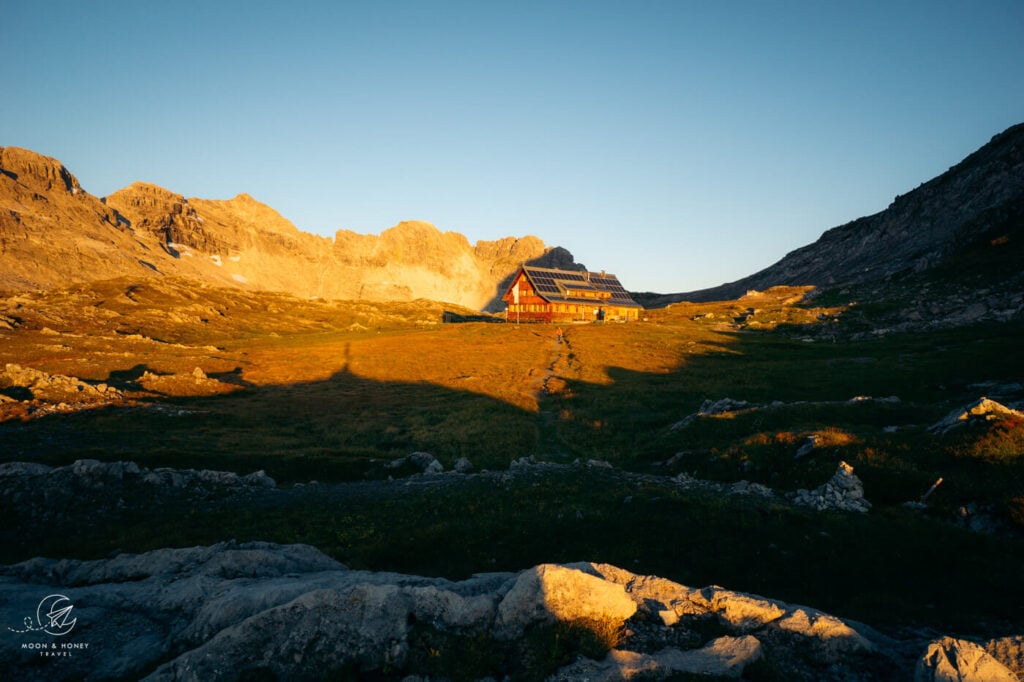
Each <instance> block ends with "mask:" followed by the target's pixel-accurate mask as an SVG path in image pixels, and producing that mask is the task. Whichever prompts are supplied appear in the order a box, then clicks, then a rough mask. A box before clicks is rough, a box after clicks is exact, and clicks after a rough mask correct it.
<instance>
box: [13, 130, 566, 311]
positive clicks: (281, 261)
mask: <svg viewBox="0 0 1024 682" xmlns="http://www.w3.org/2000/svg"><path fill="white" fill-rule="evenodd" d="M0 234H3V236H4V240H3V248H0V290H6V291H13V292H19V291H29V290H36V289H52V288H58V287H66V286H69V285H73V284H79V283H84V282H91V281H96V280H102V279H111V278H115V277H123V276H128V277H135V278H140V279H143V278H149V277H161V276H179V277H186V278H189V279H194V280H196V281H198V282H202V283H206V284H215V285H217V286H225V287H242V288H249V289H262V290H269V291H283V292H287V293H290V294H293V295H296V296H300V297H303V298H308V297H318V298H330V299H348V300H374V301H395V300H400V301H408V300H413V299H417V298H423V299H429V300H434V301H444V302H448V303H456V304H459V305H462V306H465V307H467V308H474V309H477V310H481V309H484V308H491V309H498V308H500V305H499V303H500V296H501V294H502V293H503V290H504V285H505V284H506V283H507V280H509V278H511V276H512V275H513V273H514V272H515V270H516V269H517V268H518V267H519V266H520V265H522V264H523V263H531V264H534V265H541V266H545V267H581V266H578V265H577V264H576V263H575V262H574V261H573V258H572V254H571V253H569V252H568V251H566V250H565V249H561V248H550V247H548V246H546V245H545V244H544V242H543V241H541V240H540V239H538V238H537V237H532V236H526V237H522V238H516V237H506V238H504V239H499V240H496V241H479V242H477V243H476V244H470V242H469V241H468V240H467V239H466V237H465V236H463V235H461V234H458V233H456V232H442V231H441V230H439V229H438V228H436V227H434V226H433V225H431V224H430V223H426V222H420V221H407V222H402V223H399V224H398V225H396V226H394V227H392V228H390V229H387V230H384V231H383V232H381V233H380V234H379V235H374V234H357V233H355V232H351V231H348V230H340V231H338V232H337V234H336V235H335V237H334V238H333V239H331V238H327V237H320V236H317V235H313V234H309V233H306V232H303V231H301V230H300V229H298V228H297V227H296V226H295V225H293V224H292V223H291V222H290V221H289V220H287V219H286V218H285V217H284V216H282V215H281V214H279V213H278V212H277V211H275V210H274V209H273V208H271V207H270V206H267V205H265V204H262V203H260V202H259V201H257V200H256V199H254V198H253V197H251V196H249V195H248V194H239V195H238V196H236V197H234V198H233V199H226V200H211V199H199V198H186V197H185V196H183V195H181V194H178V193H175V192H173V191H171V190H168V189H164V188H163V187H159V186H157V185H153V184H149V183H145V182H136V183H134V184H132V185H130V186H128V187H126V188H124V189H121V190H118V191H117V192H114V193H113V194H111V195H110V196H108V197H105V198H102V199H101V198H98V197H95V196H93V195H91V194H89V193H88V192H87V191H86V190H85V189H84V188H83V187H82V185H81V184H80V183H79V181H78V179H77V178H76V177H75V176H73V175H72V174H71V173H70V172H69V171H68V169H67V168H65V167H64V166H63V165H62V164H61V163H60V162H59V161H57V160H56V159H52V158H50V157H46V156H43V155H41V154H37V153H35V152H32V151H30V150H27V149H19V148H16V147H6V148H0Z"/></svg>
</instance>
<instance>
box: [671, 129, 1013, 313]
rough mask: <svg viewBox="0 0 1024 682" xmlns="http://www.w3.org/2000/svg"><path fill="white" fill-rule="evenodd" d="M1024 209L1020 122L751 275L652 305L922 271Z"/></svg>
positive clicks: (997, 231) (996, 233)
mask: <svg viewBox="0 0 1024 682" xmlns="http://www.w3.org/2000/svg"><path fill="white" fill-rule="evenodd" d="M1022 207H1024V124H1018V125H1015V126H1013V127H1011V128H1009V129H1007V130H1006V131H1004V132H1002V133H1000V134H998V135H996V136H995V137H993V138H992V140H991V141H990V142H989V143H988V144H986V145H985V146H983V147H982V148H981V149H979V150H978V151H976V152H974V153H973V154H971V155H970V156H968V157H967V158H966V159H964V160H963V161H961V162H960V163H958V164H957V165H955V166H953V167H952V168H950V169H949V170H948V171H946V172H945V173H943V174H942V175H940V176H938V177H936V178H934V179H933V180H930V181H928V182H926V183H924V184H922V185H921V186H920V187H918V188H917V189H915V190H912V191H910V192H908V193H906V194H904V195H902V196H898V197H896V199H895V200H894V201H893V203H892V204H891V205H890V206H889V207H888V208H886V209H885V210H884V211H881V212H879V213H876V214H874V215H871V216H867V217H864V218H860V219H858V220H854V221H853V222H850V223H847V224H846V225H842V226H840V227H836V228H833V229H831V230H828V231H827V232H825V233H824V234H823V235H822V236H821V238H819V239H818V241H816V242H814V243H813V244H810V245H808V246H804V247H802V248H800V249H797V250H795V251H793V252H791V253H789V254H788V255H786V256H785V257H784V258H783V259H782V260H780V261H779V262H777V263H775V264H774V265H772V266H770V267H768V268H766V269H764V270H761V271H760V272H758V273H755V274H753V275H750V276H749V277H745V278H743V279H741V280H738V281H735V282H731V283H729V284H723V285H721V286H718V287H713V288H710V289H703V290H700V291H694V292H689V293H684V294H669V295H667V296H663V297H659V299H658V301H657V302H658V303H661V304H664V303H669V302H672V301H679V300H690V301H710V300H727V299H733V298H737V297H739V296H742V295H743V294H744V293H745V292H746V291H748V290H750V289H758V290H763V289H767V288H769V287H772V286H776V285H814V286H819V287H831V286H836V285H849V284H862V283H865V282H874V281H884V280H887V279H891V278H892V277H894V276H897V275H907V274H910V273H924V272H928V271H930V270H933V269H935V268H937V267H940V266H942V265H944V264H947V263H949V262H950V259H953V258H956V257H958V255H959V254H960V252H961V251H962V250H963V249H965V248H969V247H972V246H974V245H977V244H978V243H980V242H992V241H999V240H1001V239H1003V238H1004V237H1008V236H1009V234H1010V233H1016V232H1019V229H1020V224H1021V216H1022V213H1024V212H1022V210H1021V209H1022ZM1003 243H1004V244H1005V241H1004V242H1003ZM996 245H997V246H998V244H996Z"/></svg>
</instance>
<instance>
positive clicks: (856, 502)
mask: <svg viewBox="0 0 1024 682" xmlns="http://www.w3.org/2000/svg"><path fill="white" fill-rule="evenodd" d="M791 499H792V500H793V503H794V504H798V505H801V506H804V507H810V508H812V509H815V510H817V511H851V512H859V513H862V514H863V513H866V512H867V511H868V510H869V509H871V503H870V502H868V501H867V500H866V499H864V484H863V483H862V482H861V480H860V479H859V478H857V476H855V475H854V473H853V467H852V466H850V465H849V464H847V463H846V462H840V463H839V466H838V467H837V468H836V473H835V474H833V476H832V478H831V479H829V481H828V482H827V483H825V484H824V485H821V486H818V487H817V488H815V489H814V490H804V489H802V488H801V489H800V490H797V491H796V492H795V493H793V495H792V496H791Z"/></svg>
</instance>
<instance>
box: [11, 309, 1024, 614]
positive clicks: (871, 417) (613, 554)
mask: <svg viewBox="0 0 1024 682" xmlns="http://www.w3.org/2000/svg"><path fill="white" fill-rule="evenodd" d="M487 326H488V327H491V325H487ZM1015 331H1016V330H1013V329H1008V328H998V329H995V330H994V331H993V330H990V333H988V335H987V336H982V335H979V334H978V333H977V330H973V331H971V330H968V331H965V332H956V333H953V332H951V333H948V334H945V335H933V336H930V337H929V338H927V339H925V338H911V337H906V338H900V339H889V340H885V341H884V342H871V343H859V344H858V343H849V344H835V345H832V344H808V343H805V342H802V341H800V340H798V339H794V338H792V337H791V336H787V335H786V334H783V333H771V334H736V333H724V332H721V333H716V334H714V335H713V336H711V337H707V338H705V339H704V340H703V341H701V343H700V344H697V345H695V346H692V347H691V346H690V345H689V342H686V343H682V344H676V345H671V344H670V343H669V341H670V340H671V339H672V338H674V337H673V336H672V335H673V334H675V333H676V332H675V331H673V330H671V329H661V330H657V329H654V328H645V327H643V326H639V325H638V326H635V327H631V328H625V327H623V328H618V329H614V330H609V332H608V333H607V334H605V336H601V335H602V334H604V332H602V331H601V330H598V329H594V328H590V327H588V328H585V329H584V328H580V329H573V330H570V331H569V332H568V334H567V338H568V340H569V343H568V344H567V345H566V347H564V348H562V349H561V350H560V351H559V355H558V357H557V358H556V362H555V363H554V364H553V365H551V372H552V376H553V377H555V378H558V379H559V382H549V383H550V385H551V387H552V390H550V391H549V392H547V393H546V394H544V395H541V396H540V397H539V398H538V399H537V400H538V410H537V411H536V412H534V411H531V410H528V409H524V408H520V407H515V406H513V405H510V404H508V403H507V402H504V401H502V400H498V399H496V398H494V397H491V396H488V395H486V394H485V393H474V392H470V391H463V390H457V389H452V388H448V387H444V386H438V385H435V384H430V383H426V382H419V381H378V380H374V379H368V378H365V377H362V376H358V375H356V374H354V373H352V372H350V371H348V370H347V369H346V370H342V371H338V372H335V373H333V374H332V375H331V376H330V377H328V378H326V379H323V380H317V381H306V382H299V383H294V384H287V385H266V386H258V387H250V388H247V389H245V390H243V391H239V392H236V393H234V394H232V395H226V396H214V397H208V398H174V399H165V400H162V401H160V402H159V403H155V404H151V405H140V406H138V407H118V408H104V409H97V410H92V411H87V412H81V413H78V414H75V415H63V416H48V417H44V418H40V419H35V420H32V421H29V422H26V423H6V424H3V425H0V439H2V440H3V442H4V445H5V447H4V450H3V459H4V460H6V461H13V460H27V461H37V462H44V463H47V464H67V463H70V462H72V461H74V460H75V459H79V458H96V459H101V460H107V461H114V460H132V461H135V462H137V463H139V464H140V465H142V466H146V467H151V468H152V467H159V466H172V467H191V468H208V469H221V470H229V471H236V472H240V473H246V472H249V471H253V470H257V469H264V470H266V471H267V472H268V473H269V474H270V475H271V476H273V477H274V478H275V479H277V480H278V481H279V483H280V484H282V488H280V489H277V490H267V491H262V492H259V493H251V494H246V495H231V494H226V495H222V496H214V497H196V496H190V495H186V494H168V495H164V496H159V495H157V496H145V491H144V490H141V489H140V490H137V491H135V492H136V493H138V495H139V496H138V497H135V498H133V497H130V496H129V497H125V498H124V499H123V500H121V501H122V502H123V505H121V506H118V505H117V502H118V501H117V500H110V501H109V502H108V503H106V504H107V505H108V506H107V507H106V509H107V512H104V513H100V512H101V510H99V509H97V510H95V514H92V517H91V518H88V517H89V515H90V514H89V513H84V514H82V515H81V517H79V518H76V519H74V520H72V522H70V523H69V524H66V525H60V524H57V525H53V524H50V525H45V524H38V523H34V522H33V521H32V520H31V519H19V520H18V521H17V522H15V523H14V524H12V525H10V526H8V527H7V528H6V529H5V531H4V535H5V536H6V537H5V539H4V545H5V546H8V547H12V548H13V547H15V546H16V550H17V551H16V554H11V555H9V556H7V557H6V559H7V560H9V561H10V560H19V559H22V558H27V557H29V556H35V555H38V554H41V553H43V554H45V553H49V554H54V553H57V554H60V555H63V556H79V557H98V556H106V555H108V554H110V553H112V552H114V551H117V550H126V551H142V550H145V549H153V548H157V547H163V546H187V545H194V544H208V543H212V542H216V541H220V540H225V539H231V538H234V539H238V540H268V541H276V542H305V543H309V544H312V545H315V546H317V547H319V548H321V549H322V550H324V551H326V552H328V553H329V554H331V555H332V556H334V557H336V558H338V559H339V560H341V561H343V562H345V563H347V564H349V565H350V566H352V567H355V568H369V569H374V570H396V571H403V572H411V573H419V574H425V575H443V576H446V577H449V578H458V577H464V576H466V575H469V574H471V573H474V572H481V571H491V570H519V569H522V568H525V567H528V566H531V565H535V564H538V563H543V562H549V561H552V562H568V561H575V560H581V559H585V560H590V561H599V562H601V561H604V562H608V563H613V564H615V565H619V566H622V567H624V568H628V569H630V570H634V571H636V572H641V573H648V574H657V575H662V576H665V577H668V578H670V579H673V580H676V581H679V582H682V583H684V584H690V585H702V584H709V583H717V584H723V585H726V586H728V587H729V588H731V589H739V590H746V591H751V592H757V593H760V594H769V595H772V596H774V597H777V598H781V599H786V600H789V601H794V602H797V603H808V604H814V605H815V606H816V607H819V608H823V609H825V610H828V611H831V612H835V613H837V614H839V615H845V616H847V617H854V618H859V619H863V620H866V621H868V622H871V623H875V624H907V623H910V622H917V623H936V624H943V625H947V626H950V627H955V628H956V629H958V630H960V631H964V630H965V628H966V629H967V631H981V630H987V629H999V628H1000V627H1003V626H1004V625H1005V624H1006V623H1010V624H1012V625H1013V627H1014V628H1016V629H1019V628H1020V627H1021V626H1022V625H1024V623H1021V622H1020V620H1019V619H1020V613H1019V611H1017V610H1015V609H1013V608H1011V607H1010V606H1009V605H1012V604H1015V603H1020V600H1021V599H1022V598H1024V594H1021V590H1022V589H1024V587H1022V586H1020V584H1019V581H1017V580H1016V578H1015V576H1016V572H1017V570H1018V568H1019V566H1020V565H1021V564H1022V563H1024V545H1022V543H1021V542H1020V541H1019V540H1015V539H1013V538H1012V537H1008V538H1000V537H988V536H983V535H978V534H975V533H968V532H966V531H964V530H961V529H959V528H956V527H954V526H953V525H952V524H950V523H948V522H947V521H946V520H936V519H933V518H930V517H929V516H927V515H921V514H915V513H912V512H909V511H907V510H904V509H902V508H901V507H899V506H898V504H899V502H900V501H902V500H905V499H909V498H912V497H916V496H917V495H919V494H921V493H922V492H923V491H924V488H923V487H922V486H923V485H924V484H925V483H928V482H930V481H931V480H932V476H934V475H935V474H936V472H942V471H945V470H946V469H944V467H946V466H947V465H948V464H949V463H950V462H952V461H954V460H955V457H954V454H953V450H955V445H956V442H955V438H952V437H951V439H946V440H942V439H938V440H934V439H931V437H930V436H928V435H927V434H925V433H924V427H925V426H926V425H927V424H929V423H931V421H933V420H934V419H935V418H937V417H939V416H942V415H943V414H944V413H945V412H946V411H947V408H948V404H949V403H950V402H955V401H956V400H959V399H960V398H961V397H962V395H963V391H968V390H969V387H970V385H971V383H972V382H976V381H979V380H982V379H985V378H991V377H993V376H1019V375H1020V365H1019V363H1020V361H1019V360H1018V359H1017V358H1016V357H1015V356H1014V355H1013V354H1012V353H1007V352H1006V350H1007V348H1008V347H1010V346H1009V344H1011V343H1012V341H1013V338H1014V334H1015ZM656 332H657V333H656ZM658 334H660V335H661V336H658ZM979 339H980V340H981V342H980V343H979ZM609 341H611V342H615V343H620V344H622V346H623V348H632V349H634V350H633V351H629V352H646V351H645V349H647V348H653V347H655V346H656V345H658V344H662V346H664V347H665V348H668V350H667V351H665V353H666V355H665V357H666V358H669V357H675V358H676V361H675V362H673V363H671V364H670V365H668V364H667V365H666V366H665V368H664V369H662V370H659V371H637V370H635V369H623V368H621V367H615V366H605V364H604V363H597V362H595V361H594V360H593V358H596V357H598V355H597V352H598V351H597V350H595V348H597V346H595V345H594V344H598V343H606V342H609ZM544 343H547V342H546V341H545V342H544ZM672 343H675V342H674V341H673V342H672ZM643 344H648V345H647V346H645V345H643ZM665 344H669V345H667V346H666V345H665ZM686 348H692V352H690V351H687V350H686ZM967 351H973V353H971V352H967ZM617 352H626V351H621V350H620V351H617ZM559 360H564V362H559ZM588 363H589V364H590V365H593V366H596V365H598V364H600V365H601V366H602V368H603V369H602V372H603V374H604V380H602V381H597V380H590V379H587V380H584V379H581V378H579V376H582V374H581V371H578V370H579V368H580V367H586V366H588ZM139 369H140V368H138V367H132V368H129V369H126V370H119V371H121V372H126V374H121V375H118V377H121V378H124V379H125V380H126V381H128V380H131V379H130V377H132V376H134V375H136V374H138V373H139ZM143 371H144V370H143ZM587 376H590V375H587ZM118 377H114V378H115V379H116V378H118ZM863 395H874V396H879V397H886V396H891V395H897V396H899V397H900V401H899V402H872V401H861V402H850V401H849V399H850V398H852V397H854V396H863ZM724 397H730V398H733V399H735V400H746V401H749V402H751V403H755V404H759V405H760V404H766V403H771V402H772V401H780V402H781V403H782V405H781V406H774V407H772V408H770V409H758V410H751V411H749V412H743V413H739V414H735V415H732V416H731V417H725V416H723V417H715V418H701V419H699V420H696V421H695V422H694V423H693V424H691V425H688V426H686V427H681V428H676V429H673V428H672V427H673V425H674V424H676V423H678V422H679V421H680V420H682V419H683V418H684V417H686V416H687V415H689V414H692V413H693V412H695V411H696V410H697V409H698V408H699V407H700V405H701V404H702V402H703V401H704V400H708V399H712V400H717V399H720V398H724ZM893 424H895V425H897V426H899V427H900V430H898V431H897V432H896V433H894V434H889V433H887V432H886V431H885V427H886V426H890V425H893ZM826 428H832V429H836V430H838V431H841V432H842V433H844V434H846V435H847V436H848V437H847V438H842V439H836V440H835V442H833V443H832V444H831V445H829V447H826V448H822V449H821V451H820V452H817V453H816V454H814V455H813V456H811V457H808V458H806V459H800V460H796V459H794V457H793V452H792V449H793V448H794V447H795V445H796V442H795V441H794V440H787V439H786V438H781V439H780V438H776V436H777V435H778V434H787V433H791V434H795V436H801V435H803V434H804V433H805V432H813V431H820V430H824V429H826ZM936 449H938V450H940V453H939V454H935V452H934V451H935V450H936ZM413 451H427V452H430V453H431V454H433V455H434V456H435V457H437V458H438V459H439V460H440V461H441V462H442V463H443V464H444V465H445V466H446V468H451V466H452V464H453V463H454V461H455V460H456V459H458V458H459V457H466V458H468V459H470V460H471V461H472V462H473V464H474V465H475V467H476V468H477V470H481V469H491V470H498V471H499V472H501V471H503V470H505V469H507V468H508V466H509V463H510V462H511V461H512V460H514V459H517V458H520V457H524V456H528V455H538V459H547V458H548V457H546V456H545V454H544V453H554V458H555V459H556V460H557V461H559V462H564V463H565V464H564V466H561V467H554V468H550V467H525V468H517V469H516V470H515V471H514V472H508V473H495V474H491V475H478V476H470V477H464V476H456V475H448V474H446V475H443V476H439V477H425V478H424V477H414V478H407V479H401V480H396V481H393V482H388V481H386V478H387V477H388V476H389V474H393V473H398V472H396V471H395V470H390V469H387V468H386V467H385V465H386V463H387V462H389V461H391V460H393V459H395V458H398V457H402V456H404V455H407V454H409V453H410V452H413ZM677 453H682V454H681V456H679V457H676V458H675V462H674V463H673V464H671V465H666V464H665V461H666V460H669V459H673V458H674V456H675V455H676V454H677ZM576 458H579V459H580V460H582V461H584V462H586V461H587V460H588V459H598V460H608V461H610V462H612V463H613V464H615V465H616V467H619V468H626V469H630V470H633V471H634V472H637V473H640V472H643V473H659V474H665V475H664V476H656V477H651V476H647V477H644V476H640V477H639V478H638V477H637V476H636V475H634V474H626V473H624V472H622V471H621V470H620V469H612V470H608V469H600V468H593V467H587V466H583V465H576V466H574V465H572V464H571V462H572V461H573V460H574V459H576ZM839 459H846V460H847V461H850V462H851V463H853V464H854V466H855V467H856V468H857V473H858V475H861V476H862V477H863V478H864V480H865V483H866V488H867V495H868V498H869V499H874V501H876V503H878V504H876V508H875V509H874V510H872V512H871V513H869V514H868V515H865V516H856V515H850V514H829V513H825V514H819V513H814V512H810V511H807V510H803V509H799V508H794V507H792V506H790V505H789V504H788V503H785V502H784V501H783V500H782V499H781V498H775V499H771V500H762V499H757V498H752V497H725V496H720V495H712V494H706V493H694V492H690V491H686V490H683V489H681V488H680V487H679V486H677V485H675V484H674V482H673V481H672V480H671V479H670V478H669V475H672V474H675V473H677V472H680V471H687V472H693V473H697V474H698V475H702V476H706V477H708V478H716V479H719V480H726V481H728V480H739V479H740V478H745V479H747V480H760V481H764V482H766V483H768V484H769V485H771V486H772V487H774V488H776V489H778V490H789V489H792V488H794V487H796V486H797V485H800V486H806V487H813V485H817V484H820V483H822V482H824V480H825V479H826V478H827V477H828V476H829V475H831V472H832V471H833V470H834V468H835V463H836V462H837V461H838V460H839ZM960 464H961V465H962V467H963V468H962V470H961V473H960V474H957V476H954V477H953V480H951V481H950V484H949V485H947V486H946V487H944V488H940V491H939V493H937V495H936V497H935V500H936V502H937V503H938V504H939V505H940V507H942V508H944V507H946V506H948V505H950V504H954V503H956V502H957V498H956V496H957V495H959V494H961V493H962V491H963V490H964V488H963V487H962V483H961V482H958V481H957V480H956V479H958V478H961V477H963V478H970V477H972V476H973V477H974V479H976V480H981V479H982V478H984V477H983V476H982V474H981V473H979V472H981V471H983V470H984V471H993V467H992V465H991V463H985V462H981V461H971V462H969V463H966V464H965V463H963V462H961V463H960ZM982 465H985V466H982ZM995 470H997V471H998V472H999V473H998V474H996V475H994V476H991V477H990V478H991V479H992V480H993V481H999V480H1002V481H1003V483H1004V484H1005V482H1006V481H1007V480H1009V481H1012V480H1014V479H1013V476H1018V477H1019V475H1020V474H1019V472H1020V467H1019V465H1017V464H1014V463H1009V464H1007V465H1006V466H1000V467H996V469H995ZM986 475H987V474H986ZM313 479H315V480H318V481H320V482H321V483H327V484H326V485H302V486H299V485H296V486H294V487H291V486H289V485H288V484H292V483H308V482H309V481H310V480H313ZM985 480H989V479H985ZM1017 480H1019V478H1018V479H1017ZM343 481H352V483H348V484H345V485H334V484H333V483H335V482H343ZM992 485H995V483H992ZM985 490H988V491H989V493H991V494H997V493H999V490H1002V488H998V489H997V488H985ZM876 491H885V492H884V493H881V494H879V495H878V497H875V495H876ZM993 491H995V492H993ZM943 495H945V496H948V499H947V498H943V497H941V496H943ZM879 498H881V499H879ZM5 506H6V503H5ZM5 511H6V512H12V514H13V510H10V509H7V510H5ZM10 518H17V516H16V515H11V516H10ZM15 540H16V542H14V541H15ZM12 551H13V550H12ZM964 585H971V586H972V588H971V589H970V590H965V589H964V588H963V586H964ZM972 628H973V629H972Z"/></svg>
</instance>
